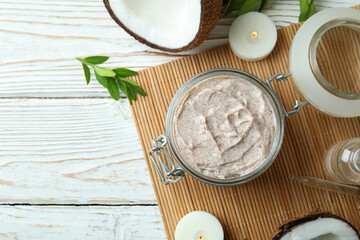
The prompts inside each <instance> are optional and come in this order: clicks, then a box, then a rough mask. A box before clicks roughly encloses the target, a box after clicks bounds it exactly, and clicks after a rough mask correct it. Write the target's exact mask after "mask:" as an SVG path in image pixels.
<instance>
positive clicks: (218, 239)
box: [175, 211, 224, 240]
mask: <svg viewBox="0 0 360 240" xmlns="http://www.w3.org/2000/svg"><path fill="white" fill-rule="evenodd" d="M223 239H224V231H223V228H222V226H221V223H220V222H219V220H218V219H217V218H216V217H214V216H213V215H211V214H210V213H207V212H202V211H195V212H191V213H189V214H187V215H185V216H184V217H183V218H182V219H181V220H180V221H179V223H178V225H177V226H176V230H175V240H223Z"/></svg>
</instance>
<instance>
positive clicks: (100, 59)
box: [84, 56, 109, 64]
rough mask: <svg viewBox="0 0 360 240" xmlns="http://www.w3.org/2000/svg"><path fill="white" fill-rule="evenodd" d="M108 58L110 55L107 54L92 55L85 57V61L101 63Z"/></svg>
mask: <svg viewBox="0 0 360 240" xmlns="http://www.w3.org/2000/svg"><path fill="white" fill-rule="evenodd" d="M108 59H109V57H107V56H92V57H87V58H84V61H86V62H87V63H92V64H101V63H104V62H106V61H107V60H108Z"/></svg>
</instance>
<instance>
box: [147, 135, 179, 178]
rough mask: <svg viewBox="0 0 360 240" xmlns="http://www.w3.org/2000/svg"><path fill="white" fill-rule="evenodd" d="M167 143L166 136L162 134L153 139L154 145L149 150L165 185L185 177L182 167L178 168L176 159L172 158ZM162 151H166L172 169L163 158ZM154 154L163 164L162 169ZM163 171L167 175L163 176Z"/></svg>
mask: <svg viewBox="0 0 360 240" xmlns="http://www.w3.org/2000/svg"><path fill="white" fill-rule="evenodd" d="M166 144H167V139H166V136H164V135H160V136H159V137H158V138H156V139H153V146H154V147H153V148H152V149H151V150H150V151H149V156H150V159H151V161H152V163H153V164H154V166H155V169H156V171H157V173H158V174H159V176H160V178H161V181H162V182H163V183H164V184H165V185H167V184H168V183H169V182H172V183H176V182H178V181H179V180H181V179H182V178H183V177H184V171H183V170H182V169H181V168H177V167H176V166H175V163H174V161H173V160H172V159H171V157H170V154H169V153H168V151H167V150H166V148H165V146H166ZM161 152H163V153H164V155H165V158H166V160H167V161H168V162H169V163H170V166H171V170H170V168H169V166H168V165H167V164H166V163H165V162H164V161H163V160H162V158H161ZM154 155H156V157H157V159H158V161H159V163H160V165H161V168H162V171H161V170H160V168H159V166H158V164H157V163H156V160H155V157H154ZM163 173H164V175H165V176H163Z"/></svg>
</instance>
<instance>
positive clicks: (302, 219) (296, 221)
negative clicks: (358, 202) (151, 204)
mask: <svg viewBox="0 0 360 240" xmlns="http://www.w3.org/2000/svg"><path fill="white" fill-rule="evenodd" d="M318 218H334V219H338V220H341V221H343V222H345V223H347V224H348V225H349V226H350V227H351V228H352V229H354V231H355V232H356V233H357V235H358V237H359V239H360V234H359V231H358V230H357V229H356V228H355V227H354V226H353V225H352V224H351V223H349V222H348V221H346V220H345V219H343V218H342V217H339V216H337V215H334V214H332V213H330V212H307V213H303V214H301V215H298V216H296V217H294V218H292V219H290V220H288V221H287V222H285V223H284V224H283V225H281V226H280V227H279V230H278V231H277V232H276V234H274V236H273V237H272V238H271V240H280V239H281V238H282V237H283V236H284V235H285V234H286V233H288V232H290V231H291V230H292V229H295V228H296V227H298V226H300V225H302V224H304V223H306V222H309V221H314V220H316V219H318Z"/></svg>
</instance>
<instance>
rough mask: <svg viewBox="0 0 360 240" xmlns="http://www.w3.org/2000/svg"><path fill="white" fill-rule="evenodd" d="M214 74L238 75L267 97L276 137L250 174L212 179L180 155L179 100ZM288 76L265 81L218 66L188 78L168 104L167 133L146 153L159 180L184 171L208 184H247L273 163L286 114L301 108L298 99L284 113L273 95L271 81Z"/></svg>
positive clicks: (174, 179)
mask: <svg viewBox="0 0 360 240" xmlns="http://www.w3.org/2000/svg"><path fill="white" fill-rule="evenodd" d="M217 76H225V77H226V76H230V77H237V78H241V79H243V80H246V81H248V82H250V83H252V84H254V85H255V86H256V87H257V88H258V89H260V90H261V91H262V92H263V94H264V95H265V96H266V97H267V98H268V99H269V102H270V105H271V107H272V109H273V112H274V115H275V124H276V130H275V139H274V142H273V143H272V146H271V150H270V153H269V154H268V156H267V158H266V159H265V160H264V161H263V162H262V163H261V164H260V165H259V166H258V167H257V168H256V169H255V170H253V171H251V172H250V173H248V174H246V175H243V176H239V177H234V178H227V179H219V178H212V177H209V176H206V175H203V174H201V173H200V172H198V171H196V170H195V169H193V168H192V167H191V166H190V165H189V164H188V163H187V162H186V161H185V160H184V159H183V157H182V156H181V154H180V151H179V149H178V147H177V144H176V140H175V117H176V112H177V109H178V106H179V105H180V104H181V103H182V100H183V99H184V97H185V96H186V95H187V94H188V92H189V91H190V90H191V89H192V88H193V87H194V86H195V85H197V84H198V83H200V82H202V81H206V80H208V79H209V78H212V77H217ZM288 76H289V75H283V74H277V75H275V76H274V77H272V78H270V79H267V80H266V82H264V81H262V80H260V79H259V78H257V77H256V76H254V75H252V74H250V73H248V72H244V71H241V70H237V69H231V68H221V69H212V70H208V71H205V72H202V73H200V74H198V75H196V76H194V77H193V78H191V79H190V80H188V81H187V82H186V83H185V84H184V85H183V86H182V87H181V88H180V89H179V90H178V91H177V93H176V94H175V96H174V97H173V99H172V101H171V103H170V105H169V108H168V111H167V115H166V121H165V132H166V135H162V136H160V137H159V138H158V139H154V148H153V149H151V150H150V152H149V156H150V158H151V160H152V162H153V163H154V165H155V167H156V170H157V172H158V173H159V175H160V177H161V179H162V181H163V182H164V183H165V184H167V183H168V182H177V181H178V180H180V179H181V178H182V177H183V176H184V172H185V173H187V174H189V175H190V176H192V177H194V178H196V179H198V180H200V181H202V182H205V183H207V184H211V185H216V186H234V185H239V184H242V183H246V182H248V181H250V180H252V179H254V178H256V177H258V176H259V175H260V174H262V173H263V172H264V171H265V170H266V169H268V168H269V167H270V165H271V164H272V163H273V162H274V160H275V158H276V156H277V154H278V153H279V151H280V148H281V145H282V141H283V137H284V119H285V118H286V117H288V116H289V115H291V114H293V113H296V112H297V111H298V110H299V109H300V107H302V106H303V105H304V104H303V103H300V102H297V104H296V106H295V107H294V109H293V110H292V111H290V112H286V110H285V109H284V107H283V105H282V104H281V102H280V100H279V98H278V96H277V95H276V93H275V91H274V89H273V88H272V86H271V81H273V80H285V79H286V77H288ZM166 145H167V146H168V147H169V149H170V152H171V156H172V158H171V157H170V154H169V153H168V152H167V150H166V148H165V146H166ZM161 152H163V153H164V154H165V157H166V158H167V160H168V162H169V163H170V165H171V167H172V168H171V169H170V168H169V167H168V165H167V164H166V163H165V162H164V161H163V159H162V156H161V155H162V153H161ZM154 155H156V156H157V159H158V161H159V163H160V165H161V167H162V171H161V170H160V168H159V167H158V165H157V161H156V159H155V157H154ZM173 159H174V160H175V162H176V163H177V164H178V165H179V166H180V168H178V167H176V165H175V163H174V161H173ZM162 172H163V173H164V175H165V176H163V174H162Z"/></svg>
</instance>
